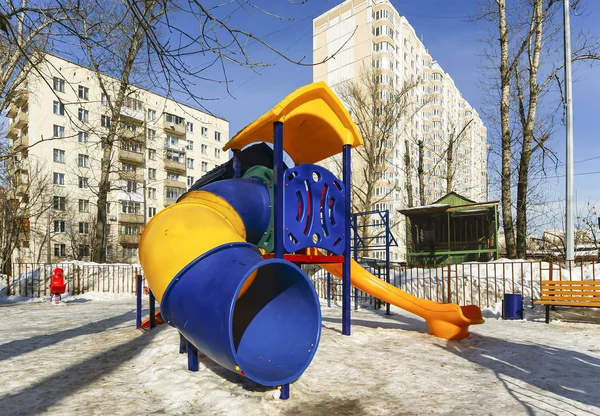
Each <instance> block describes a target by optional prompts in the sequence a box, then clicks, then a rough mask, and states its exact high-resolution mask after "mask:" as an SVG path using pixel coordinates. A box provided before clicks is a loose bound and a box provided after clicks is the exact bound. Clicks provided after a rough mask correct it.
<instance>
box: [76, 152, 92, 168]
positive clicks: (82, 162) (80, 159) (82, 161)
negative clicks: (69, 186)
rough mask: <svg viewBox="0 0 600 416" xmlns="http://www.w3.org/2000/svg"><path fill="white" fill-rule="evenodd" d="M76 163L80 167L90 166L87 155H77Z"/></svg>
mask: <svg viewBox="0 0 600 416" xmlns="http://www.w3.org/2000/svg"><path fill="white" fill-rule="evenodd" d="M77 165H78V166H79V167H80V168H89V167H90V157H89V156H88V155H82V154H79V155H77Z"/></svg>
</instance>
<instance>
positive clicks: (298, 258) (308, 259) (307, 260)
mask: <svg viewBox="0 0 600 416" xmlns="http://www.w3.org/2000/svg"><path fill="white" fill-rule="evenodd" d="M263 258H264V259H272V258H273V254H265V255H263ZM283 258H284V259H285V260H287V261H291V262H292V263H301V264H320V263H343V262H344V256H310V255H307V254H284V255H283Z"/></svg>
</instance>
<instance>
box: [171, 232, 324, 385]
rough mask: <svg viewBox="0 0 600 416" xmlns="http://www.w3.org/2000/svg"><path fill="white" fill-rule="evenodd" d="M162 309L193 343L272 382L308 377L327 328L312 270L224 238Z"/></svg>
mask: <svg viewBox="0 0 600 416" xmlns="http://www.w3.org/2000/svg"><path fill="white" fill-rule="evenodd" d="M255 272H256V276H255V277H254V281H253V283H252V284H251V285H250V287H249V288H248V289H247V290H246V292H245V293H244V294H243V295H242V296H240V297H239V299H238V295H239V292H240V289H241V288H242V286H243V285H244V283H245V282H246V280H248V279H249V278H250V277H251V276H253V275H254V273H255ZM161 312H162V315H163V319H165V321H166V322H167V323H169V324H170V325H173V326H175V327H176V328H177V329H178V330H179V331H180V333H181V334H182V335H183V336H184V337H185V339H187V340H188V342H189V344H188V350H189V346H191V345H194V346H195V347H197V348H198V350H200V351H202V352H203V353H204V354H205V355H206V356H208V357H209V358H210V359H212V360H213V361H215V362H217V363H218V364H220V365H221V366H223V367H225V368H227V369H229V370H231V371H235V372H243V373H244V374H245V375H246V376H247V377H248V378H250V379H251V380H254V381H255V382H257V383H259V384H262V385H265V386H280V385H283V384H285V383H290V382H292V381H294V380H296V379H297V378H298V377H300V375H301V374H302V373H303V372H304V370H305V369H306V368H307V367H308V365H309V364H310V362H311V360H312V358H313V356H314V354H315V352H316V349H317V346H318V343H319V338H320V334H321V308H320V304H319V299H318V297H317V294H316V292H315V289H314V286H313V285H312V283H311V281H310V280H309V279H308V277H306V275H305V274H304V272H302V270H301V269H300V268H298V267H297V266H296V265H294V264H292V263H290V262H288V261H286V260H282V259H270V260H263V258H262V257H261V254H260V251H259V250H258V249H257V248H256V246H254V245H253V244H249V243H233V244H224V245H222V246H219V247H217V248H215V249H213V250H211V251H208V252H207V253H205V254H203V255H202V256H200V257H198V258H197V259H195V260H194V261H192V262H191V263H190V264H188V265H187V266H186V267H185V268H184V269H182V270H181V272H179V273H178V274H177V276H176V277H175V278H174V279H173V281H172V282H171V283H170V284H169V286H168V287H167V290H166V291H165V293H164V295H163V299H162V302H161ZM236 367H237V369H236Z"/></svg>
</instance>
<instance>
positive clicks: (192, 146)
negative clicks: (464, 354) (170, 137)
mask: <svg viewBox="0 0 600 416" xmlns="http://www.w3.org/2000/svg"><path fill="white" fill-rule="evenodd" d="M185 148H186V149H187V150H194V142H193V141H192V140H188V141H187V146H186V147H185Z"/></svg>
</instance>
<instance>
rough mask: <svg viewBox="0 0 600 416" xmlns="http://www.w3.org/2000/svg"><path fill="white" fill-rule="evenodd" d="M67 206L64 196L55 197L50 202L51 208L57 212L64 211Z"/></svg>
mask: <svg viewBox="0 0 600 416" xmlns="http://www.w3.org/2000/svg"><path fill="white" fill-rule="evenodd" d="M66 205H67V198H65V197H64V196H55V197H54V198H53V200H52V208H54V209H55V210H57V211H64V210H65V207H66Z"/></svg>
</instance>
